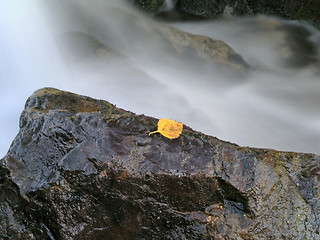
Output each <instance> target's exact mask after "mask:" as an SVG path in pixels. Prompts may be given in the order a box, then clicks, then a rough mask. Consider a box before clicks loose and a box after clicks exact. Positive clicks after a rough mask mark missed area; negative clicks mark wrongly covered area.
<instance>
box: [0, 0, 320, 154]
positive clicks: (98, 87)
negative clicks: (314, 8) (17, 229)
mask: <svg viewBox="0 0 320 240" xmlns="http://www.w3.org/2000/svg"><path fill="white" fill-rule="evenodd" d="M167 2H168V6H169V7H170V8H171V7H172V6H171V5H170V4H171V1H167ZM1 5H2V7H1V9H0V32H1V39H0V53H1V58H0V78H1V79H0V80H1V81H0V89H1V95H0V100H1V101H0V104H1V106H0V107H1V112H2V113H1V118H0V126H1V135H0V156H4V155H5V154H6V152H7V150H8V149H9V145H10V143H11V142H12V140H13V139H14V137H15V135H16V134H17V132H18V123H19V115H20V113H21V112H22V110H23V107H24V103H25V101H26V99H27V97H28V96H30V95H31V94H32V92H34V91H35V90H37V89H39V88H42V87H55V88H59V89H61V90H66V91H72V92H76V93H79V94H85V95H89V96H91V97H95V98H100V99H104V100H107V101H110V102H111V103H113V104H116V105H117V106H118V107H121V108H124V109H126V110H130V111H133V112H135V113H137V114H145V115H150V116H154V117H157V118H163V117H164V118H172V119H175V120H177V121H180V122H183V123H184V124H186V125H188V126H190V127H192V128H193V129H194V130H199V131H202V132H204V133H206V134H209V135H212V136H216V137H218V138H220V139H222V140H226V141H230V142H234V143H237V144H239V145H242V146H252V147H262V148H274V149H277V150H287V151H299V152H312V153H317V154H320V147H319V145H320V110H319V103H320V94H319V90H320V77H319V76H320V71H319V66H320V65H319V63H317V61H319V46H320V33H319V31H318V30H316V29H314V28H312V27H311V26H310V25H308V24H306V23H300V22H295V21H284V20H280V19H277V18H274V17H266V16H256V17H242V18H240V17H235V18H230V17H228V18H224V19H220V20H214V21H201V22H176V23H172V24H171V25H173V26H175V27H176V28H179V29H182V30H183V31H186V32H190V33H193V34H201V35H206V36H209V37H212V38H214V39H217V40H222V41H224V42H225V43H227V44H228V45H229V46H231V47H232V48H233V49H234V50H235V51H236V52H237V53H238V54H240V55H241V56H242V57H243V58H244V60H245V61H246V62H247V63H248V64H249V65H250V69H249V71H248V74H247V75H246V76H245V77H242V78H240V79H237V78H234V77H232V76H230V75H229V74H225V73H223V72H221V71H219V70H218V69H213V68H207V67H205V66H204V64H203V62H198V61H193V60H190V59H188V58H187V57H186V58H185V59H181V58H176V57H175V56H174V54H172V50H171V49H167V48H166V44H165V43H164V41H165V40H164V39H163V37H162V36H160V35H159V32H158V31H157V28H158V27H159V24H163V23H158V22H154V21H153V20H151V19H149V18H147V17H146V16H143V14H141V13H140V12H138V11H137V10H134V9H132V8H131V7H130V6H128V5H127V4H125V3H124V2H123V1H119V0H94V1H84V0H64V1H49V0H43V1H39V0H32V1H31V0H30V1H26V0H25V1H18V0H16V1H15V0H3V1H2V2H1ZM274 26H280V27H278V28H275V27H274ZM69 31H77V32H82V33H85V34H88V35H90V36H93V37H95V38H97V39H99V40H100V41H102V42H103V43H105V44H106V45H108V46H109V47H112V48H114V49H116V50H118V51H119V52H121V53H122V54H123V55H125V56H126V57H127V59H128V61H129V63H130V65H131V66H133V68H134V69H135V70H137V71H133V73H132V72H130V71H129V72H128V71H122V69H121V67H119V66H113V65H111V66H110V67H106V68H105V69H104V70H99V71H98V72H95V71H92V69H91V70H90V68H85V67H83V65H81V67H79V64H76V63H74V64H73V63H70V62H68V63H66V61H65V57H64V53H63V52H61V49H60V48H58V46H57V44H56V40H57V38H58V37H59V36H61V34H63V33H66V32H69ZM305 43H307V44H305ZM305 45H306V46H305ZM288 49H289V50H288ZM310 49H311V50H310ZM290 51H291V52H290ZM292 51H293V54H292ZM288 52H289V53H288ZM310 55H311V56H310ZM309 62H315V63H314V64H308V63H309ZM190 66H192V67H190ZM137 72H140V73H141V74H137ZM142 73H143V74H142ZM142 76H143V77H142Z"/></svg>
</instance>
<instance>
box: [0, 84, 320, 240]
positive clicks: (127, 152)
mask: <svg viewBox="0 0 320 240" xmlns="http://www.w3.org/2000/svg"><path fill="white" fill-rule="evenodd" d="M156 125H157V120H156V119H154V118H150V117H146V116H143V115H135V114H133V113H131V112H127V111H124V110H122V109H119V108H117V107H115V106H114V105H112V104H110V103H108V102H106V101H102V100H95V99H92V98H89V97H85V96H79V95H76V94H72V93H68V92H63V91H59V90H56V89H51V88H46V89H41V90H38V91H36V92H35V93H34V94H33V95H32V96H31V97H30V98H29V99H28V101H27V103H26V106H25V109H24V111H23V113H22V115H21V119H20V131H19V134H18V135H17V137H16V138H15V140H14V141H13V143H12V145H11V147H10V149H9V151H8V154H7V155H6V156H5V157H4V158H3V159H2V160H1V162H0V163H1V164H0V188H1V189H0V190H1V191H0V199H1V201H0V219H1V224H0V230H1V231H0V238H1V239H318V238H319V237H320V233H319V231H320V229H319V219H320V198H319V194H320V167H319V166H320V157H319V156H317V155H313V154H304V153H291V152H278V151H275V150H268V149H256V148H249V147H239V146H237V145H235V144H232V143H228V142H223V141H220V140H219V139H217V138H214V137H210V136H206V135H204V134H202V133H200V132H196V131H194V130H192V129H190V128H188V127H185V128H184V130H183V132H182V134H181V136H180V137H179V138H177V139H173V140H170V139H167V138H165V137H163V136H161V135H160V134H159V135H158V134H153V135H151V136H149V135H148V133H149V132H151V131H154V130H155V129H156Z"/></svg>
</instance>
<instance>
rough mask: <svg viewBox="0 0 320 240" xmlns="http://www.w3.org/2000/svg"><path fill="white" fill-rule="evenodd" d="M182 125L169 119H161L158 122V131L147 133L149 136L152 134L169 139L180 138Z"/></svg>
mask: <svg viewBox="0 0 320 240" xmlns="http://www.w3.org/2000/svg"><path fill="white" fill-rule="evenodd" d="M182 128H183V124H182V123H179V122H176V121H174V120H171V119H166V118H161V119H160V120H159V122H158V130H157V131H154V132H151V133H149V136H150V135H151V134H153V133H157V132H158V133H161V134H162V135H163V136H165V137H166V138H169V139H174V138H177V137H179V136H180V134H181V133H182Z"/></svg>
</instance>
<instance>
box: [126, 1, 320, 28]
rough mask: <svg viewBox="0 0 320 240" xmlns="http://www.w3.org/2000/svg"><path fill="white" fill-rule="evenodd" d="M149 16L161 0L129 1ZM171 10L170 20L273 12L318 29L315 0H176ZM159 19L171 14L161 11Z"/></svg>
mask: <svg viewBox="0 0 320 240" xmlns="http://www.w3.org/2000/svg"><path fill="white" fill-rule="evenodd" d="M129 1H131V2H133V3H134V4H135V5H136V6H137V7H138V8H140V9H141V10H143V11H145V12H147V13H148V14H150V15H155V16H157V15H159V13H161V9H162V8H161V6H163V4H164V0H155V1H147V0H129ZM174 2H175V8H174V9H173V10H172V11H173V12H174V13H175V16H179V17H176V18H175V19H174V20H186V19H213V18H219V17H222V16H232V15H233V16H243V15H245V16H249V15H256V14H266V15H275V16H278V17H282V18H285V19H290V20H292V19H293V20H304V21H307V22H309V23H311V24H313V25H314V26H316V27H317V28H320V1H318V0H299V1H298V0H289V1H288V0H268V1H265V0H255V1H252V0H177V1H174ZM161 17H162V18H166V17H169V18H170V17H171V15H170V14H161Z"/></svg>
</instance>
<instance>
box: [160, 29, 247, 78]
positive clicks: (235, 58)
mask: <svg viewBox="0 0 320 240" xmlns="http://www.w3.org/2000/svg"><path fill="white" fill-rule="evenodd" d="M160 33H161V34H162V35H163V36H164V37H165V38H166V39H168V40H169V42H170V43H171V45H172V46H173V48H174V49H175V51H176V52H177V53H178V54H179V55H180V56H183V57H184V58H185V59H187V60H190V62H193V61H194V59H197V60H198V61H199V60H204V61H206V62H207V63H208V62H212V63H215V64H218V65H219V67H224V68H225V70H233V71H234V72H235V73H238V75H239V73H240V74H242V75H244V74H245V73H246V71H247V69H248V67H249V65H248V64H247V63H246V62H245V61H244V60H243V58H242V57H241V56H240V55H239V54H237V53H236V52H235V51H234V50H233V49H232V48H231V47H230V46H229V45H227V44H226V43H224V42H223V41H219V40H215V39H212V38H209V37H206V36H201V35H194V34H191V33H187V32H183V31H181V30H179V29H177V28H174V27H169V26H166V25H163V26H162V27H160ZM193 64H194V62H193Z"/></svg>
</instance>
